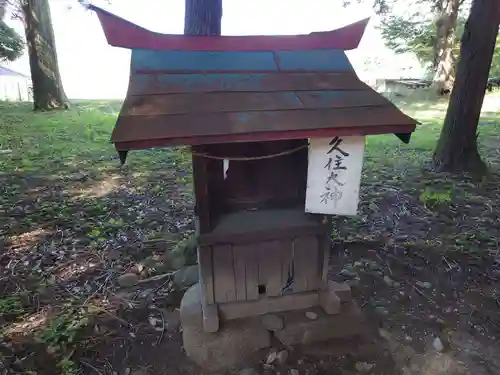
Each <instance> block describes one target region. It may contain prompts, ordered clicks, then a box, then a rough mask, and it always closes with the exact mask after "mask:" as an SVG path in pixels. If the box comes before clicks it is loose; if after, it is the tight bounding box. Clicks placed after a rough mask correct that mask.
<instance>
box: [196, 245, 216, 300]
mask: <svg viewBox="0 0 500 375" xmlns="http://www.w3.org/2000/svg"><path fill="white" fill-rule="evenodd" d="M198 271H199V274H200V286H201V298H202V300H204V301H205V302H206V303H207V304H208V305H211V304H213V303H214V301H215V299H214V276H213V263H212V248H211V247H210V246H199V247H198Z"/></svg>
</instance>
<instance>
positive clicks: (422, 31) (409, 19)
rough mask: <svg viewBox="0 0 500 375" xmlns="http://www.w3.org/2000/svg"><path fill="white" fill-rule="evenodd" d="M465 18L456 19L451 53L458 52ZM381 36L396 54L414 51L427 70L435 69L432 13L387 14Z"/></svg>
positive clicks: (456, 53)
mask: <svg viewBox="0 0 500 375" xmlns="http://www.w3.org/2000/svg"><path fill="white" fill-rule="evenodd" d="M464 24H465V20H464V19H463V18H462V17H460V18H459V19H458V20H457V32H456V34H455V36H454V39H455V43H454V46H453V55H454V57H455V58H458V55H459V53H460V37H461V35H462V32H463V28H464ZM380 32H381V36H382V38H383V40H384V42H385V45H386V46H387V47H388V48H390V49H391V50H392V51H394V52H395V53H397V54H403V53H414V54H415V56H416V57H417V58H418V60H419V61H420V63H421V64H422V65H423V66H425V67H426V68H428V69H429V70H434V69H435V64H436V61H435V45H436V32H437V30H436V21H435V19H434V17H433V16H432V14H430V15H425V16H424V17H422V15H420V14H418V13H416V14H413V15H412V16H399V15H389V16H387V17H386V18H384V19H383V20H382V24H381V26H380Z"/></svg>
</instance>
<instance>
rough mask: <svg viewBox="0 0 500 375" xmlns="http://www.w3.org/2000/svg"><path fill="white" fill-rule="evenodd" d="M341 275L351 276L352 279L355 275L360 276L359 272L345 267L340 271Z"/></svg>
mask: <svg viewBox="0 0 500 375" xmlns="http://www.w3.org/2000/svg"><path fill="white" fill-rule="evenodd" d="M340 275H341V276H344V277H347V278H350V279H354V278H355V277H357V276H358V274H357V273H356V272H353V271H351V270H349V269H347V268H344V269H342V270H341V271H340Z"/></svg>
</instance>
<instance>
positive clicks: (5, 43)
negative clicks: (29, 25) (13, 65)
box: [0, 0, 24, 61]
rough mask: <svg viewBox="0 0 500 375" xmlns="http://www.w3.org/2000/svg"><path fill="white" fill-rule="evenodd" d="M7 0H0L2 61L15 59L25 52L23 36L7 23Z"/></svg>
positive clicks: (0, 59) (0, 57)
mask: <svg viewBox="0 0 500 375" xmlns="http://www.w3.org/2000/svg"><path fill="white" fill-rule="evenodd" d="M8 6H10V4H9V2H8V1H7V0H0V61H14V60H16V59H18V58H19V57H21V55H22V54H23V48H24V41H23V38H22V37H21V36H20V35H19V34H18V33H17V32H16V31H15V30H14V29H13V28H12V27H10V26H9V25H7V24H6V23H5V17H6V13H7V7H8Z"/></svg>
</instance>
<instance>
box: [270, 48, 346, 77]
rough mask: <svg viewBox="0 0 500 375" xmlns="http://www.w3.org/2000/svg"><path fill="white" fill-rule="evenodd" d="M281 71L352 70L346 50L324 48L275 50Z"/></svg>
mask: <svg viewBox="0 0 500 375" xmlns="http://www.w3.org/2000/svg"><path fill="white" fill-rule="evenodd" d="M274 55H275V59H276V60H277V63H278V67H279V70H280V71H282V72H283V71H294V70H302V71H321V70H332V69H334V70H346V71H349V70H352V65H351V63H350V62H349V59H348V58H347V56H346V54H345V52H344V51H342V50H339V49H323V50H312V51H275V52H274Z"/></svg>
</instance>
